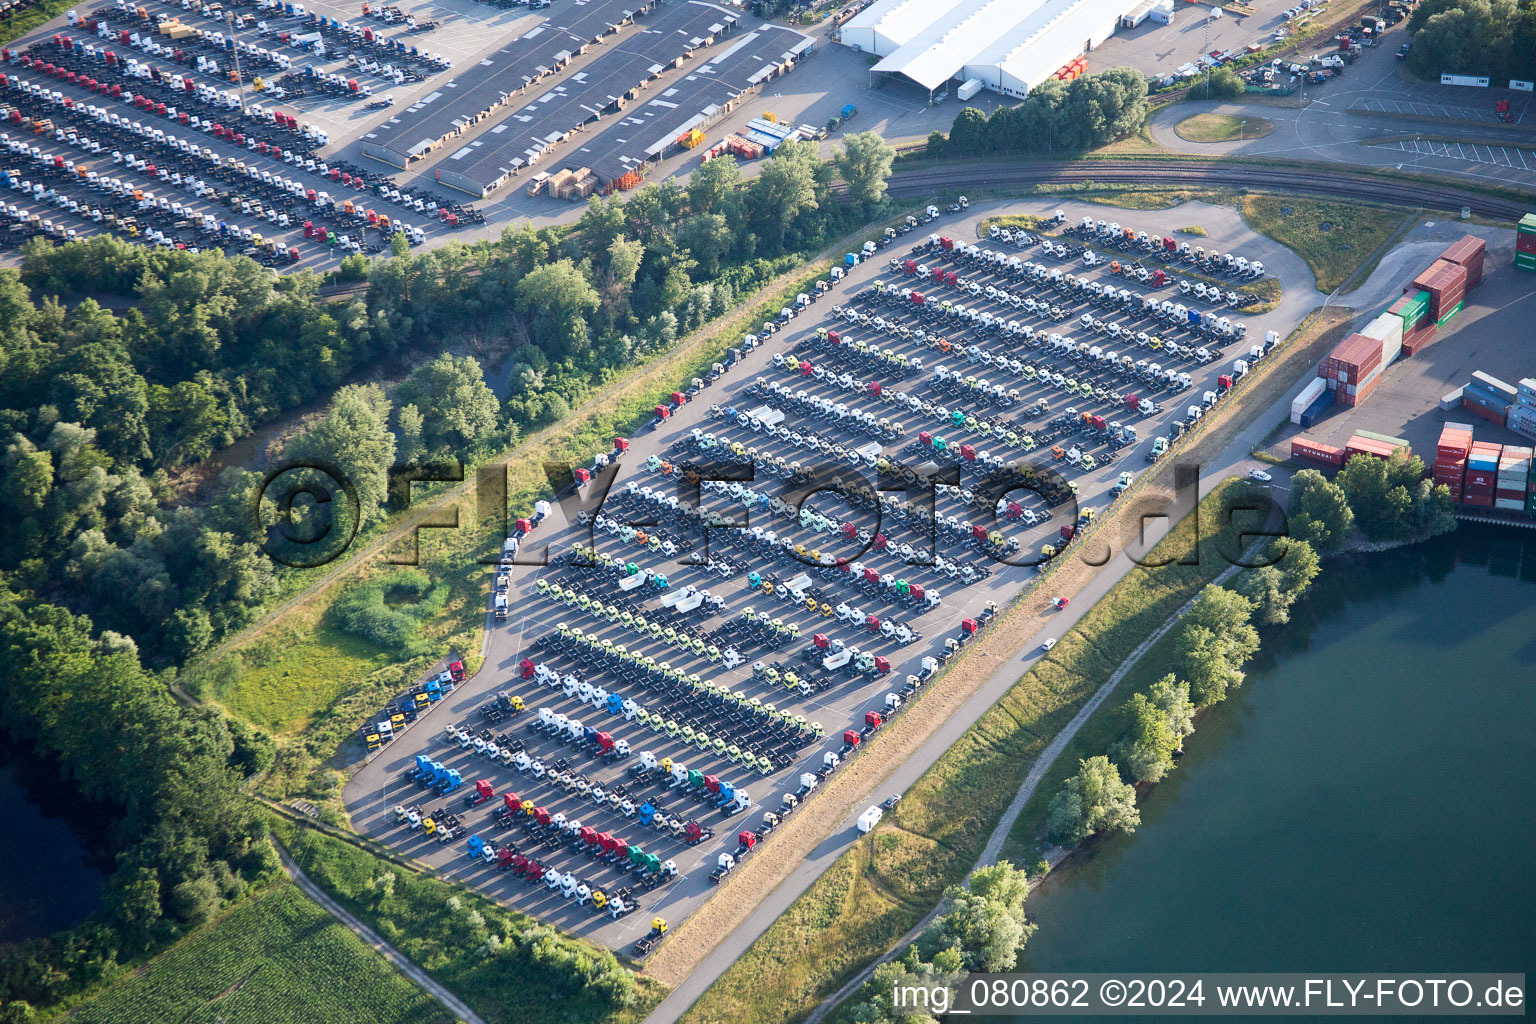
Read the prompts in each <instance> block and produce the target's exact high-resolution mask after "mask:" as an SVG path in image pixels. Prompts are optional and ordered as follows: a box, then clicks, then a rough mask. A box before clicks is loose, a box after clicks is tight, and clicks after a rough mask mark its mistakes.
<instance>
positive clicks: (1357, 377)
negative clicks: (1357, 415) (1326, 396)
mask: <svg viewBox="0 0 1536 1024" xmlns="http://www.w3.org/2000/svg"><path fill="white" fill-rule="evenodd" d="M1381 351H1382V348H1381V339H1379V338H1368V337H1366V336H1365V335H1363V334H1351V335H1350V336H1349V337H1347V338H1345V339H1344V340H1343V341H1341V342H1339V344H1338V346H1337V347H1336V348H1335V349H1334V350H1333V351H1332V352H1330V353H1328V355H1327V357H1326V358H1324V359H1323V365H1322V369H1321V370H1320V371H1319V372H1320V374H1321V376H1322V378H1323V379H1324V380H1325V381H1327V382H1328V383H1327V384H1326V385H1325V386H1326V387H1327V388H1328V390H1329V391H1332V392H1334V393H1335V395H1336V397H1337V398H1338V400H1339V404H1341V405H1359V404H1360V403H1361V402H1363V401H1365V399H1366V398H1367V397H1368V396H1369V395H1370V393H1371V392H1372V391H1373V390H1375V388H1376V382H1377V381H1378V380H1379V379H1380V378H1381V371H1382V369H1383V365H1382V361H1381Z"/></svg>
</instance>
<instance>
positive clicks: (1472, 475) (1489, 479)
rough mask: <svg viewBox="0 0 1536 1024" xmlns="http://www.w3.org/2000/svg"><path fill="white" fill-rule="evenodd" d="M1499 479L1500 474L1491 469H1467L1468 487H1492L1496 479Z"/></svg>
mask: <svg viewBox="0 0 1536 1024" xmlns="http://www.w3.org/2000/svg"><path fill="white" fill-rule="evenodd" d="M1497 479H1498V475H1497V474H1496V473H1495V472H1494V471H1493V470H1491V469H1472V468H1471V467H1468V469H1467V475H1466V483H1467V486H1468V487H1487V488H1490V489H1491V488H1492V487H1493V484H1494V481H1495V480H1497Z"/></svg>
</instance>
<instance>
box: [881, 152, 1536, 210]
mask: <svg viewBox="0 0 1536 1024" xmlns="http://www.w3.org/2000/svg"><path fill="white" fill-rule="evenodd" d="M1087 181H1093V182H1102V183H1104V184H1107V185H1159V186H1168V185H1189V186H1194V185H1200V186H1208V187H1209V186H1215V187H1222V188H1236V189H1262V190H1263V191H1266V192H1295V193H1300V194H1304V195H1315V196H1322V197H1326V198H1330V199H1347V200H1356V201H1359V202H1370V203H1386V204H1388V205H1392V206H1404V207H1409V208H1413V209H1419V208H1424V209H1436V210H1447V211H1453V212H1454V211H1458V210H1460V209H1461V208H1462V207H1464V206H1465V207H1469V208H1470V209H1471V210H1472V212H1473V213H1474V214H1476V215H1478V216H1480V217H1487V218H1489V219H1495V220H1497V219H1504V220H1510V221H1516V220H1519V219H1520V217H1522V216H1523V215H1524V214H1526V213H1529V212H1530V210H1531V208H1532V206H1533V205H1536V199H1533V200H1532V201H1530V202H1521V201H1520V200H1517V199H1501V198H1498V197H1496V196H1489V195H1485V194H1483V193H1480V192H1476V191H1473V190H1471V189H1466V188H1461V187H1459V186H1457V185H1454V184H1450V183H1445V184H1439V183H1435V182H1425V181H1418V180H1404V181H1400V182H1397V181H1393V180H1391V179H1390V178H1389V177H1385V176H1374V175H1366V174H1358V173H1352V172H1350V171H1345V170H1338V169H1334V168H1329V169H1328V170H1326V171H1322V170H1317V169H1313V168H1308V167H1303V166H1296V167H1286V166H1283V165H1281V166H1275V165H1272V164H1265V165H1263V166H1262V167H1260V166H1258V165H1250V164H1243V163H1236V162H1232V161H1214V160H1114V161H1108V160H1105V161H1071V162H1061V163H1046V164H1038V163H1023V164H1021V163H1007V162H1003V161H989V162H985V163H971V164H954V165H947V166H945V167H943V168H940V169H931V170H930V169H924V170H919V171H905V172H901V173H897V174H894V175H892V176H891V179H890V189H889V191H890V195H892V196H893V197H896V198H902V197H908V196H921V195H931V194H933V193H935V192H941V191H944V190H948V189H954V188H1020V187H1025V186H1033V185H1076V184H1081V183H1083V182H1087Z"/></svg>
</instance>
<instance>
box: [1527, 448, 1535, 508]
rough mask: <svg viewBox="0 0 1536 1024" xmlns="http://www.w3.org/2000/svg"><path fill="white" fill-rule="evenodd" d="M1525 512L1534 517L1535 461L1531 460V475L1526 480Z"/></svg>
mask: <svg viewBox="0 0 1536 1024" xmlns="http://www.w3.org/2000/svg"><path fill="white" fill-rule="evenodd" d="M1525 510H1526V511H1527V512H1530V513H1531V514H1533V515H1536V459H1532V460H1531V475H1530V476H1528V477H1527V478H1526V485H1525Z"/></svg>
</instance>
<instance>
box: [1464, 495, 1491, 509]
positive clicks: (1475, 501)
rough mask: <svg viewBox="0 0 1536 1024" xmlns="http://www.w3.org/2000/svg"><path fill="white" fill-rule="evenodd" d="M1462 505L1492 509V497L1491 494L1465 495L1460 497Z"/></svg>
mask: <svg viewBox="0 0 1536 1024" xmlns="http://www.w3.org/2000/svg"><path fill="white" fill-rule="evenodd" d="M1461 503H1462V504H1463V505H1472V506H1474V507H1477V508H1493V495H1491V494H1467V493H1465V492H1463V493H1462V495H1461Z"/></svg>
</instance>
